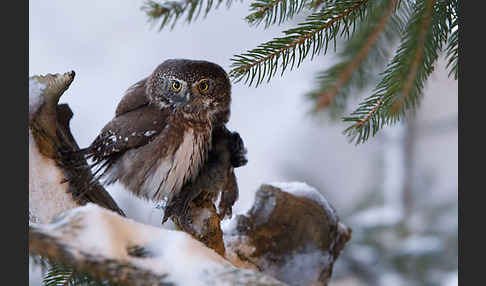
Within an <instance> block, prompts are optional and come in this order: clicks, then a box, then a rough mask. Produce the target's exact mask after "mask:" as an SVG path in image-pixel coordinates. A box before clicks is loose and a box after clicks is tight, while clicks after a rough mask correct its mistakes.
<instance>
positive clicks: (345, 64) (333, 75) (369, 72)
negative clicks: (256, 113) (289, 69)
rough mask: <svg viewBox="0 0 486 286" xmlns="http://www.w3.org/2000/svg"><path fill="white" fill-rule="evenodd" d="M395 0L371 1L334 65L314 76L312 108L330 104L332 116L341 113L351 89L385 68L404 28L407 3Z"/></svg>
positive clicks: (371, 78)
mask: <svg viewBox="0 0 486 286" xmlns="http://www.w3.org/2000/svg"><path fill="white" fill-rule="evenodd" d="M398 3H399V1H398V0H386V1H382V2H381V3H376V2H374V3H370V4H375V5H369V7H368V8H367V15H366V17H365V18H364V19H363V20H362V22H361V23H359V28H358V30H357V31H356V32H355V34H354V35H353V37H352V38H351V39H349V40H348V41H347V42H346V43H345V49H344V50H343V51H342V52H341V53H340V54H339V56H338V57H339V58H340V59H342V60H341V61H340V62H338V63H337V64H335V65H333V66H332V67H331V68H328V69H327V70H325V71H324V72H321V73H320V74H319V75H318V77H317V82H318V88H317V89H316V90H314V91H312V92H310V93H308V94H307V96H308V97H310V98H311V99H313V100H315V101H316V105H315V111H318V110H321V109H323V108H324V107H327V106H330V107H331V115H332V116H333V117H336V116H337V115H339V114H341V113H342V111H343V109H344V106H345V103H346V99H347V98H348V97H349V94H350V93H351V91H352V89H353V88H357V89H362V88H363V87H364V86H366V85H367V84H369V83H370V82H372V81H373V79H374V77H375V74H376V73H375V70H377V69H378V68H382V67H384V65H385V63H386V61H387V60H388V57H389V54H390V51H391V47H392V45H393V43H394V42H395V40H397V38H398V36H399V35H400V33H401V32H402V30H403V27H404V26H405V22H406V19H407V18H408V16H409V13H410V11H409V6H408V5H407V4H406V3H402V5H400V7H398Z"/></svg>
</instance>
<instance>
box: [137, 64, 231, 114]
mask: <svg viewBox="0 0 486 286" xmlns="http://www.w3.org/2000/svg"><path fill="white" fill-rule="evenodd" d="M146 94H147V96H148V98H149V101H150V103H151V104H154V105H157V106H160V107H161V108H165V107H171V108H174V109H175V110H179V111H181V112H183V113H184V114H187V115H188V116H198V115H200V114H210V115H211V116H212V117H214V118H215V119H216V121H217V122H223V123H226V122H227V121H228V119H229V113H230V103H231V83H230V81H229V78H228V75H227V74H226V72H225V71H224V70H223V68H221V67H220V66H219V65H217V64H214V63H211V62H207V61H195V60H187V59H172V60H166V61H165V62H163V63H162V64H160V65H159V66H158V67H157V68H156V69H155V71H154V72H153V73H152V75H150V77H149V78H148V80H147V85H146Z"/></svg>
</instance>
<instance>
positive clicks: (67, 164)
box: [29, 71, 123, 223]
mask: <svg viewBox="0 0 486 286" xmlns="http://www.w3.org/2000/svg"><path fill="white" fill-rule="evenodd" d="M74 75H75V73H74V71H71V72H67V73H64V74H47V75H45V76H33V77H30V78H29V220H30V221H35V222H43V223H46V222H48V221H50V220H51V219H52V217H54V216H55V215H57V214H59V213H61V212H62V211H64V210H67V209H71V208H74V207H77V206H80V205H84V204H86V203H87V202H94V203H97V204H99V205H101V206H103V207H106V208H108V209H112V210H115V211H117V212H118V213H120V214H122V215H123V211H122V210H121V209H120V208H119V207H118V206H117V204H116V203H115V201H114V200H113V199H112V198H111V196H110V195H109V193H108V192H107V191H106V190H105V189H104V188H103V187H102V186H101V185H99V184H94V185H90V186H89V188H88V187H85V186H87V182H89V181H90V179H91V178H92V175H91V172H90V171H89V169H88V168H83V166H84V167H86V166H87V163H86V160H85V159H84V158H82V157H78V158H77V159H78V160H76V161H72V160H69V161H68V160H66V158H65V156H63V155H62V152H61V151H62V150H64V151H75V150H78V149H79V147H78V145H77V144H76V142H75V140H74V138H73V136H72V134H71V131H70V128H69V121H70V119H71V117H72V115H73V114H72V112H71V109H70V108H69V107H68V106H67V105H66V104H61V105H59V104H58V102H59V99H60V98H61V95H62V94H63V93H64V92H65V91H66V90H67V89H68V87H69V85H70V84H71V83H72V81H73V80H74ZM79 166H81V167H79ZM66 180H67V182H66Z"/></svg>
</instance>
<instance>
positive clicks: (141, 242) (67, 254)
mask: <svg viewBox="0 0 486 286" xmlns="http://www.w3.org/2000/svg"><path fill="white" fill-rule="evenodd" d="M133 249H137V251H133ZM29 253H30V254H34V255H41V256H42V257H45V258H48V259H50V260H51V261H56V262H57V263H62V264H64V265H67V266H70V267H73V268H74V269H75V270H76V271H77V272H79V273H85V274H87V275H89V276H91V277H93V278H95V279H98V280H109V281H111V282H114V283H118V284H120V285H135V286H138V285H188V286H193V285H211V286H213V285H221V284H224V285H262V286H265V285H285V284H284V283H281V282H279V281H277V280H275V279H274V278H271V277H269V276H267V275H265V274H263V273H259V272H255V271H250V270H246V269H238V268H235V267H234V266H232V265H231V264H230V263H229V262H228V261H226V260H224V259H223V258H222V257H221V256H219V255H218V254H216V253H215V252H214V251H212V250H211V249H209V248H207V247H206V246H205V245H204V244H202V243H201V242H199V241H196V240H194V239H193V238H192V237H191V236H190V235H188V234H185V233H183V232H179V231H170V230H166V229H162V228H157V227H153V226H149V225H144V224H140V223H137V222H135V221H133V220H130V219H127V218H123V217H121V216H120V215H118V214H116V213H114V212H112V211H109V210H106V209H104V208H101V207H99V206H97V205H95V204H92V203H88V204H87V205H85V206H83V207H78V208H75V209H72V210H69V211H66V212H64V213H63V215H62V216H61V217H58V218H57V219H56V220H54V221H53V222H52V223H50V224H29Z"/></svg>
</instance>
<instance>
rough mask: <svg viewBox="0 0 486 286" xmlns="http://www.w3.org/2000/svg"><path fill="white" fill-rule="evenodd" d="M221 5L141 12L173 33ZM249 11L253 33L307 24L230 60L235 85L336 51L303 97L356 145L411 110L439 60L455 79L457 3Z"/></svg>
mask: <svg viewBox="0 0 486 286" xmlns="http://www.w3.org/2000/svg"><path fill="white" fill-rule="evenodd" d="M222 1H223V0H187V1H184V2H173V1H164V0H161V2H156V1H154V0H149V1H147V2H146V5H145V6H144V10H145V11H146V13H147V15H148V16H149V19H151V20H152V21H154V20H160V27H161V28H163V27H165V26H167V25H168V24H169V23H170V22H171V23H172V26H171V27H173V26H174V24H175V23H176V22H177V20H178V19H179V18H180V17H181V16H182V15H186V20H187V21H188V22H191V20H193V19H195V18H196V17H197V16H198V15H199V14H200V11H201V10H202V7H203V6H205V7H206V9H205V10H204V11H205V12H204V16H206V15H207V14H208V12H209V11H210V10H211V8H212V7H218V6H219V5H220V4H221V2H222ZM214 2H216V4H215V3H214ZM230 5H231V1H228V2H227V7H230ZM249 5H250V7H249V11H250V14H249V15H248V16H247V17H246V18H245V20H246V21H247V22H248V24H250V25H251V26H259V25H261V24H263V26H264V28H268V27H270V26H271V25H274V24H282V23H284V22H286V21H289V20H291V19H292V18H294V16H295V15H297V14H302V13H305V14H306V15H308V16H307V17H306V18H305V20H304V21H302V22H301V23H297V24H296V25H295V27H294V28H292V29H288V30H285V31H283V32H282V35H281V36H278V37H274V38H273V39H272V40H270V41H267V42H265V43H262V44H260V45H258V46H257V47H256V48H254V49H251V50H248V51H246V52H243V53H240V54H236V55H234V56H233V57H232V58H231V59H230V61H231V70H230V72H229V74H230V77H231V78H232V79H233V81H234V82H235V83H236V82H244V83H245V84H248V85H249V86H258V85H260V84H262V83H263V82H264V81H267V82H269V81H270V80H271V79H272V78H273V77H275V75H276V74H277V72H278V73H279V74H280V75H281V76H282V75H284V73H285V71H287V70H292V69H294V68H299V67H300V66H301V64H302V63H303V62H304V61H305V60H306V59H309V60H313V59H314V58H315V57H316V56H318V55H321V56H322V55H326V54H327V52H328V47H330V46H331V47H332V48H333V50H334V51H335V52H336V51H337V46H338V43H339V45H340V47H339V52H338V53H337V59H338V62H337V63H336V64H334V65H333V66H331V67H330V68H328V69H326V70H324V71H322V72H320V73H318V74H317V75H316V87H315V88H314V89H313V90H312V91H311V92H309V93H308V94H307V96H308V98H310V99H311V100H312V101H313V102H314V107H315V111H322V110H325V109H328V110H330V111H331V115H333V117H342V120H344V121H345V122H348V123H349V126H348V127H347V128H346V130H345V131H344V133H345V134H346V135H347V136H349V138H350V140H351V141H354V142H355V143H356V144H359V143H363V142H365V141H367V140H368V139H369V137H370V136H374V135H375V134H376V133H377V132H378V131H379V130H381V129H382V128H383V127H384V126H386V125H392V124H394V123H396V122H398V121H400V120H402V118H404V117H405V115H406V114H407V112H408V111H410V110H414V109H416V107H417V106H418V104H419V103H420V100H421V98H422V96H423V88H424V85H425V83H426V81H427V79H428V78H429V76H430V74H431V73H432V72H433V70H434V65H435V64H436V62H437V60H438V58H439V56H440V55H441V53H442V52H445V54H446V55H445V56H446V58H447V61H448V64H447V68H448V69H449V76H452V77H453V78H454V79H457V77H458V56H459V48H458V42H459V32H458V25H459V24H458V21H459V14H458V1H457V0H373V1H371V0H252V1H251V3H250V4H249ZM370 85H375V88H374V89H373V91H372V94H371V95H369V96H367V97H365V98H364V99H363V100H362V102H361V103H360V104H359V106H358V107H357V108H356V110H354V111H353V112H351V113H350V114H349V115H346V116H344V115H343V113H344V110H345V108H346V107H347V102H348V98H349V97H350V95H351V94H356V93H358V92H359V91H361V90H363V89H364V88H365V87H369V86H370Z"/></svg>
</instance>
